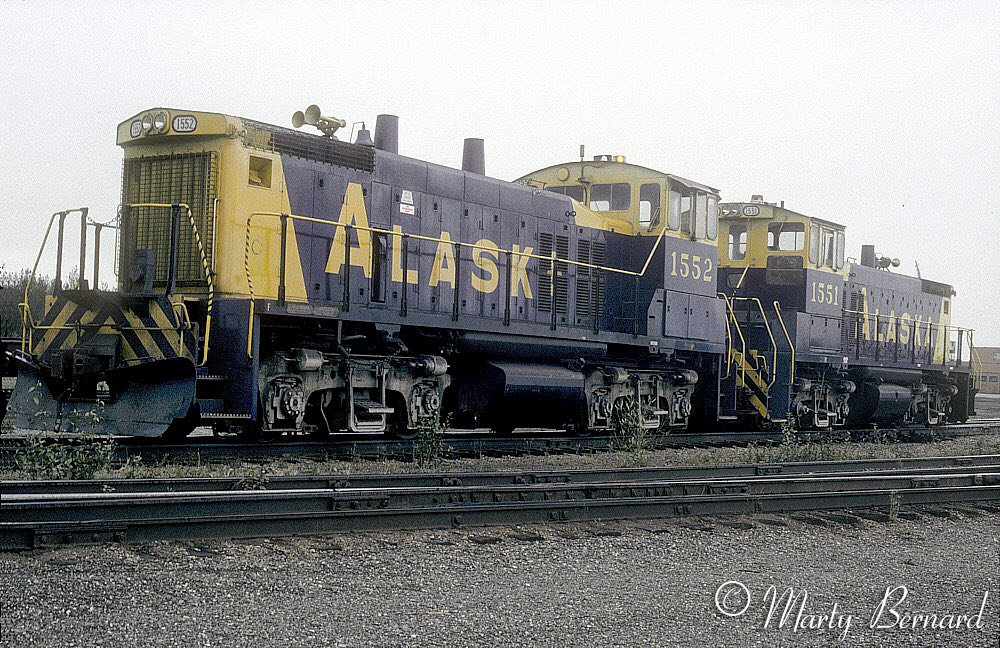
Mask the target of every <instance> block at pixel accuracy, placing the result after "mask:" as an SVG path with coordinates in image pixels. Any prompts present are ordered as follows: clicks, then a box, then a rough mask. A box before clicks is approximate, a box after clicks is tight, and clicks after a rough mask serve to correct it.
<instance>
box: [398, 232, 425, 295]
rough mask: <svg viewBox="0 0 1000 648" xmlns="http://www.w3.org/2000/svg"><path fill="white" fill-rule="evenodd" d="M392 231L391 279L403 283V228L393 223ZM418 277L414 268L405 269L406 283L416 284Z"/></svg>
mask: <svg viewBox="0 0 1000 648" xmlns="http://www.w3.org/2000/svg"><path fill="white" fill-rule="evenodd" d="M392 231H393V232H395V233H396V236H393V237H392V238H393V241H392V280H393V281H394V282H396V283H403V246H404V245H406V239H404V238H403V228H402V227H400V226H399V225H393V226H392ZM407 265H409V263H407ZM418 277H419V276H418V274H417V269H416V268H407V269H406V283H408V284H414V285H416V283H417V281H418V280H419V278H418Z"/></svg>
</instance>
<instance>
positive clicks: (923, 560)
mask: <svg viewBox="0 0 1000 648" xmlns="http://www.w3.org/2000/svg"><path fill="white" fill-rule="evenodd" d="M980 402H981V403H982V406H981V407H980V408H979V410H980V415H981V416H983V417H989V418H995V417H997V416H998V415H1000V398H993V399H990V398H984V399H981V400H980ZM998 453H1000V433H997V432H991V433H989V434H985V435H980V436H969V437H960V438H956V439H949V440H942V441H935V442H923V443H888V442H880V441H877V442H867V443H857V442H855V443H787V444H783V445H780V446H757V447H742V448H740V447H725V448H688V449H668V450H662V451H640V452H636V451H632V452H617V453H607V452H602V453H595V454H584V455H550V456H507V457H478V458H463V459H449V460H443V461H441V462H440V463H439V464H437V465H436V466H435V467H434V469H435V470H437V471H462V470H468V471H489V470H543V469H555V470H559V469H570V468H602V467H619V466H622V467H628V466H640V465H724V464H736V463H754V462H759V463H777V462H783V461H798V460H824V459H830V460H833V459H846V458H890V457H907V456H935V455H937V456H945V455H967V454H998ZM415 470H417V467H416V466H415V465H414V464H412V463H408V462H402V461H395V460H393V461H388V460H384V461H361V460H358V461H318V460H311V459H310V460H305V459H300V460H295V459H291V458H280V459H273V460H269V461H266V462H261V461H259V460H258V461H253V462H250V461H244V462H240V461H232V460H226V461H207V460H206V461H197V460H195V461H191V460H185V461H182V462H176V463H175V462H170V461H164V462H158V463H155V464H148V465H144V464H143V463H141V462H140V463H139V464H138V465H131V466H126V467H125V468H122V469H119V470H114V471H108V474H107V475H103V476H109V477H119V478H120V477H175V476H233V475H237V476H240V475H242V476H247V477H253V476H255V475H256V476H261V477H262V478H264V479H266V476H267V475H280V474H310V473H314V474H320V473H382V472H384V473H395V472H413V471H415ZM16 476H18V475H15V474H13V473H11V474H3V475H2V477H3V478H7V479H9V478H12V477H16ZM998 513H1000V504H998V503H991V504H985V505H973V504H964V505H948V506H936V507H903V508H902V509H901V510H899V511H888V510H886V511H871V510H856V511H838V512H827V513H793V514H787V515H780V516H779V515H758V516H716V517H680V518H671V519H655V520H632V521H623V522H610V521H604V522H587V523H584V522H572V523H562V524H532V525H522V526H504V527H491V528H474V529H450V530H431V531H407V532H381V533H357V534H352V535H334V536H316V537H305V538H283V539H263V540H249V541H199V542H158V543H152V544H142V545H130V546H120V545H106V546H97V547H66V548H58V549H49V550H41V551H34V552H29V553H21V554H0V630H2V634H0V646H8V645H10V646H24V645H29V646H33V645H38V646H95V645H105V646H119V645H126V646H133V645H134V646H161V645H162V646H167V645H170V646H173V645H191V646H208V645H216V646H223V645H224V646H228V645H260V646H269V645H332V646H348V645H349V646H356V645H442V646H464V645H474V644H490V645H542V646H548V645H552V646H555V645H559V646H563V645H662V646H697V645H754V646H757V645H759V646H781V645H795V646H800V645H806V646H831V645H844V646H882V645H903V646H944V645H962V646H990V647H991V648H992V647H995V646H996V645H997V641H998V637H1000V542H998V539H1000V515H998ZM733 582H734V583H733ZM727 583H729V585H727V588H728V589H725V588H724V589H722V590H720V588H721V587H722V586H723V585H724V584H727ZM771 585H773V586H775V587H776V594H777V596H779V597H780V596H781V595H782V594H784V593H785V590H786V588H793V589H794V593H795V594H796V595H797V596H798V598H797V599H796V602H795V604H794V605H792V606H791V613H790V615H789V618H788V620H787V621H786V622H785V623H784V624H783V625H782V624H781V623H780V621H781V616H782V613H783V611H784V602H780V603H779V604H778V606H777V608H776V612H775V614H774V616H773V617H772V618H771V620H770V621H768V620H767V614H768V602H767V600H766V596H767V590H768V587H769V586H771ZM741 588H745V589H741ZM901 588H906V589H905V593H906V598H905V599H904V600H903V601H901V602H900V601H899V599H900V597H901V596H902V595H903V593H904V590H903V589H901ZM887 590H889V591H890V594H889V599H890V600H889V601H888V602H887V603H886V605H885V606H884V607H885V608H886V609H883V612H882V614H881V615H880V616H879V617H878V619H877V621H878V623H877V625H882V626H892V627H882V628H875V629H873V628H871V627H870V625H871V621H872V618H873V615H875V614H877V612H878V610H879V606H880V603H881V602H882V601H883V599H884V598H885V597H886V595H887V594H886V593H887ZM720 591H721V592H722V594H720V598H718V599H717V594H719V593H720ZM726 592H728V593H729V594H730V595H729V597H726V596H725V593H726ZM746 592H749V605H748V606H747V609H746V611H745V612H744V613H743V614H741V615H739V616H732V617H731V616H726V615H725V614H723V613H722V612H721V611H720V610H719V608H720V606H721V607H724V608H726V609H727V611H729V612H730V613H733V612H735V611H739V609H740V608H741V607H742V606H743V604H744V603H746V602H747V599H746V598H745V593H746ZM987 592H988V594H986V593H987ZM984 596H988V598H987V599H986V601H985V605H984ZM799 604H801V614H800V613H799V611H800V607H799ZM835 604H836V608H834V605H835ZM890 609H891V610H892V611H895V612H899V613H906V614H909V615H914V614H924V615H928V614H933V615H937V618H938V619H939V620H940V621H941V623H946V622H947V620H948V619H958V618H959V615H965V618H964V619H965V620H964V622H963V624H962V627H961V628H953V629H941V628H933V627H927V628H924V627H922V626H920V627H918V628H916V629H912V628H911V629H903V628H900V627H899V625H900V624H899V623H893V622H894V621H895V617H894V616H893V613H892V612H890V611H889V610H890ZM981 609H982V610H983V614H982V616H981V617H979V616H978V614H979V612H980V610H981ZM823 615H827V616H832V618H831V619H826V618H824V617H823ZM948 615H955V616H953V617H951V616H948ZM904 618H910V619H912V617H904ZM796 621H798V624H797V625H796ZM920 623H923V622H922V621H921V622H920ZM848 624H849V626H848ZM779 626H780V627H779ZM969 626H971V627H969Z"/></svg>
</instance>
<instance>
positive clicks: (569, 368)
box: [11, 106, 727, 437]
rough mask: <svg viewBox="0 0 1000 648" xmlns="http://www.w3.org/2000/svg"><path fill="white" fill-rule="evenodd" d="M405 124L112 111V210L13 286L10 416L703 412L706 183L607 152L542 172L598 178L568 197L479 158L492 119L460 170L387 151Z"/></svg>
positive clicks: (164, 429)
mask: <svg viewBox="0 0 1000 648" xmlns="http://www.w3.org/2000/svg"><path fill="white" fill-rule="evenodd" d="M397 123H398V122H397V119H396V118H395V117H394V116H389V115H381V116H379V118H378V121H377V123H376V129H375V133H374V141H373V140H372V138H371V135H370V134H369V132H368V131H367V130H366V129H364V128H362V129H360V130H359V131H358V134H357V137H356V138H354V141H353V142H345V141H340V140H338V139H337V138H336V135H335V132H336V131H337V129H338V128H341V127H343V126H344V122H342V121H341V120H338V119H335V118H331V117H325V116H323V115H321V114H320V111H319V109H318V108H316V107H315V106H312V107H310V109H309V110H308V111H306V112H305V113H297V114H296V115H295V117H294V118H293V124H294V125H295V126H296V128H298V127H300V126H302V125H304V124H310V125H313V126H315V127H316V128H318V129H319V130H320V131H322V134H318V135H317V134H310V133H306V132H302V131H299V130H294V129H288V128H283V127H279V126H274V125H270V124H264V123H261V122H257V121H253V120H249V119H243V118H238V117H232V116H227V115H222V114H216V113H205V112H196V111H184V110H174V109H165V108H157V109H152V110H147V111H143V112H142V113H140V114H138V115H136V116H135V117H133V118H131V119H128V120H126V121H125V122H123V123H122V124H121V125H120V126H119V128H118V144H119V145H120V146H121V147H122V148H123V150H124V154H125V162H124V175H123V181H122V202H121V211H120V215H119V218H118V219H117V221H116V223H114V224H110V225H97V224H95V223H94V222H93V221H92V220H91V219H90V217H89V215H88V214H87V213H86V211H85V210H84V211H77V210H74V211H73V212H59V213H57V214H54V215H53V217H52V219H51V221H50V225H49V229H50V230H51V231H55V232H56V234H55V237H54V238H55V239H56V241H57V243H56V247H57V259H58V261H57V264H58V265H57V271H56V274H57V277H56V282H55V283H56V287H57V288H56V290H55V294H53V295H52V296H51V297H50V298H49V300H48V303H47V305H46V309H45V312H44V313H36V312H32V311H31V309H30V308H29V307H28V306H27V304H25V305H24V306H23V321H24V334H23V339H22V341H21V345H20V348H19V350H18V351H17V352H16V353H15V354H14V355H15V356H16V359H17V361H18V364H19V379H18V382H17V386H16V389H15V391H14V394H13V396H12V400H11V408H12V410H13V412H14V413H15V416H16V423H17V424H18V425H19V426H21V427H25V428H46V429H63V430H66V429H84V428H86V427H88V426H96V427H99V428H101V429H103V430H106V431H111V432H115V433H119V434H125V435H140V436H157V435H161V434H167V435H184V434H186V433H187V432H189V431H190V430H191V429H192V428H193V427H195V426H198V425H207V424H210V425H214V426H216V427H220V428H240V429H248V428H249V429H254V430H258V431H263V432H264V433H281V432H288V433H297V432H315V433H321V434H326V433H337V432H366V433H382V432H384V433H388V434H393V435H396V436H400V437H407V436H412V435H414V434H415V433H416V431H417V430H418V429H419V428H420V426H422V425H427V424H436V422H437V421H439V420H441V417H442V416H443V415H448V416H449V417H450V425H451V426H452V427H457V428H461V427H481V426H489V427H492V428H494V429H497V430H510V429H512V428H514V427H522V426H530V427H554V426H562V427H567V428H571V429H574V430H576V431H578V432H580V433H588V432H592V431H600V430H608V429H611V428H612V427H614V426H615V425H616V424H617V420H618V418H619V417H621V416H623V415H625V414H623V413H624V412H628V413H629V414H628V415H629V416H632V415H633V413H634V414H635V415H637V416H638V421H639V424H641V425H642V426H644V427H647V428H662V429H683V428H685V427H686V426H687V425H688V423H689V421H691V420H692V418H695V417H705V418H713V417H714V415H715V409H716V398H715V392H716V388H715V385H717V383H718V380H719V368H720V366H721V364H722V362H723V360H724V358H725V356H726V353H727V345H726V337H725V325H724V322H725V317H726V313H725V308H724V303H723V302H722V301H720V300H718V299H716V296H715V292H716V277H717V273H718V270H719V269H718V267H717V258H718V252H717V245H716V238H717V211H718V199H719V196H718V192H717V191H716V190H714V189H712V188H710V187H707V186H705V185H701V184H698V183H694V182H689V181H686V180H683V179H681V178H676V177H673V176H667V175H664V174H658V173H655V172H650V174H649V175H648V178H646V179H643V177H644V176H643V175H642V174H639V175H637V176H634V177H630V178H629V179H627V180H625V181H621V182H618V181H615V182H604V181H603V180H601V173H603V172H602V171H601V169H602V168H604V169H605V170H611V171H613V172H615V173H619V172H620V170H621V165H620V164H618V163H616V162H614V161H613V160H607V161H604V162H601V161H597V162H594V163H586V164H582V165H577V166H578V167H579V168H577V166H575V167H574V168H573V169H572V170H571V171H570V170H564V169H562V168H561V167H560V168H559V169H555V168H554V169H553V171H552V172H553V173H555V174H556V176H558V177H562V175H563V174H564V171H565V173H571V174H573V179H574V180H580V181H586V182H589V180H587V179H588V178H591V176H593V177H592V181H593V183H592V184H588V185H579V186H587V188H588V191H589V195H588V197H587V200H586V201H580V200H578V199H577V198H578V191H577V189H576V188H575V187H576V186H577V185H572V184H571V183H564V187H565V188H564V189H561V190H559V189H557V191H546V190H543V186H542V185H540V184H539V183H533V182H530V181H529V180H527V179H525V180H524V181H522V182H518V183H510V182H502V181H499V180H496V179H493V178H489V177H487V176H485V175H484V170H485V169H484V161H483V149H482V141H481V140H467V141H466V150H465V155H464V159H463V165H462V166H463V168H462V169H455V168H449V167H444V166H440V165H436V164H430V163H427V162H424V161H420V160H416V159H412V158H408V157H405V156H402V155H399V154H398V151H397V149H398V128H397ZM577 173H579V176H577V175H576V174H577ZM566 177H567V178H568V177H569V176H566ZM546 188H552V187H546ZM78 220H79V228H80V232H81V238H82V241H83V243H82V245H81V254H80V262H79V267H78V276H79V280H78V281H77V285H75V286H73V287H71V288H69V289H67V288H64V287H63V286H62V277H61V275H62V265H61V264H62V258H63V252H64V251H63V249H62V248H63V244H62V243H63V232H64V229H65V228H66V227H70V226H72V227H76V223H77V221H78ZM101 228H105V229H108V228H115V229H114V231H115V232H116V236H117V241H118V244H117V249H116V258H115V267H116V268H117V269H118V286H117V290H115V291H102V290H98V289H97V285H98V270H99V266H100V241H101V240H102V232H101ZM104 234H105V235H106V234H107V232H104ZM88 235H89V237H90V239H89V240H90V241H91V242H93V241H97V243H96V244H93V243H91V245H90V246H88V244H87V241H88ZM49 238H50V237H49V236H48V235H47V236H46V239H47V240H48V239H49ZM104 238H106V236H105V237H104ZM44 246H45V244H44V243H43V249H44ZM91 248H93V254H92V255H91V254H90V249H91ZM88 270H92V271H93V272H94V279H93V282H92V284H88V281H87V279H86V277H87V276H88Z"/></svg>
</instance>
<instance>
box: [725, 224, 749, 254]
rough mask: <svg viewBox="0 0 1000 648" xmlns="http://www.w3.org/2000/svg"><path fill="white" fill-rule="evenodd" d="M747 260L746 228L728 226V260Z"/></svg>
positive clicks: (743, 226) (744, 226)
mask: <svg viewBox="0 0 1000 648" xmlns="http://www.w3.org/2000/svg"><path fill="white" fill-rule="evenodd" d="M745 258H747V226H746V225H735V224H734V225H730V226H729V259H730V260H732V261H740V260H742V259H745Z"/></svg>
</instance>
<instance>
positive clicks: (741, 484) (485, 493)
mask: <svg viewBox="0 0 1000 648" xmlns="http://www.w3.org/2000/svg"><path fill="white" fill-rule="evenodd" d="M973 486H1000V472H997V470H996V469H995V467H994V468H992V469H991V470H990V471H986V472H980V471H972V472H970V471H969V470H968V469H966V470H964V471H962V472H959V473H952V474H949V473H944V472H939V473H923V472H922V473H910V472H907V473H895V474H878V473H876V474H866V475H850V476H844V475H821V476H817V475H808V476H795V477H789V476H784V475H778V476H775V475H758V476H754V477H744V478H734V479H688V480H667V481H647V482H630V481H626V482H601V483H558V484H503V485H490V486H429V487H424V486H416V487H406V488H343V489H329V488H317V489H297V490H272V491H192V492H184V493H170V492H159V491H158V492H151V493H143V492H139V493H60V494H36V493H28V494H22V495H9V496H7V497H5V501H4V503H3V505H2V506H0V509H2V510H3V511H4V512H5V515H4V518H5V520H7V521H9V522H14V523H21V522H83V521H95V520H101V521H106V522H110V521H114V522H121V521H129V522H131V521H142V520H146V519H162V518H170V517H181V516H186V517H191V518H195V517H206V516H220V515H266V514H270V513H275V514H280V513H308V512H322V511H336V510H345V509H351V510H361V509H367V510H372V511H378V510H394V509H400V508H421V507H435V506H461V505H463V504H467V503H469V504H496V503H507V502H535V501H545V502H549V501H574V500H604V499H619V498H622V497H628V498H636V497H666V496H702V495H721V494H746V495H782V494H784V495H791V494H801V493H833V492H844V491H846V492H855V491H871V490H879V489H881V490H893V491H896V490H905V489H918V488H958V487H973ZM2 528H3V523H0V530H2Z"/></svg>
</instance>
